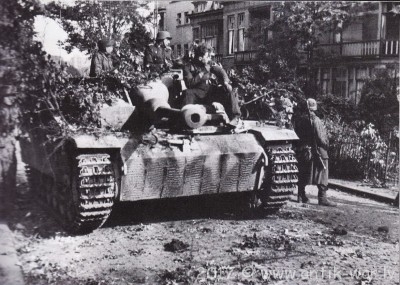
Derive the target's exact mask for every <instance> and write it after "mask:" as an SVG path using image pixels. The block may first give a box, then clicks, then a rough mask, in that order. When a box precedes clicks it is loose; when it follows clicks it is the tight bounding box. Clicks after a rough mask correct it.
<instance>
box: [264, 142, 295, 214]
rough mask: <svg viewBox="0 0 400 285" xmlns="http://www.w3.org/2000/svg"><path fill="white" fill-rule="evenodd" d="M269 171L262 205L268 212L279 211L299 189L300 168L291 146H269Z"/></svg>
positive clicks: (265, 181)
mask: <svg viewBox="0 0 400 285" xmlns="http://www.w3.org/2000/svg"><path fill="white" fill-rule="evenodd" d="M267 154H268V157H269V163H268V171H267V175H266V177H265V180H264V186H263V192H264V193H263V195H262V199H261V200H262V203H263V207H264V209H266V210H273V211H274V210H278V209H279V208H281V207H282V206H283V205H284V204H286V201H287V200H289V197H290V195H291V194H293V191H294V190H295V189H297V182H298V176H297V173H298V168H297V159H296V156H295V152H294V151H293V149H292V147H291V144H282V145H274V146H268V148H267Z"/></svg>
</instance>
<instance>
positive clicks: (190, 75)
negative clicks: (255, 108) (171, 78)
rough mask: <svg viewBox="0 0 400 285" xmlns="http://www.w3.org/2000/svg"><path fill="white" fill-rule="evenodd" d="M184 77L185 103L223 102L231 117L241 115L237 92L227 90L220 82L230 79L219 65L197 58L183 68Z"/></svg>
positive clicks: (207, 103) (208, 103)
mask: <svg viewBox="0 0 400 285" xmlns="http://www.w3.org/2000/svg"><path fill="white" fill-rule="evenodd" d="M183 79H184V81H185V84H186V87H187V90H186V91H185V95H184V98H183V105H187V104H205V105H211V103H212V102H219V103H221V104H222V105H223V106H224V107H225V109H226V111H227V115H228V116H229V118H232V117H235V116H240V107H239V102H238V98H237V96H236V94H235V93H234V92H233V91H232V90H226V89H225V87H224V86H222V85H221V84H219V83H224V82H218V81H220V80H229V79H228V76H227V75H226V72H225V71H224V70H223V69H222V68H220V67H219V68H218V67H217V66H207V67H206V66H204V65H203V64H202V63H200V62H196V61H195V60H192V61H190V62H189V63H187V64H186V65H185V67H184V69H183Z"/></svg>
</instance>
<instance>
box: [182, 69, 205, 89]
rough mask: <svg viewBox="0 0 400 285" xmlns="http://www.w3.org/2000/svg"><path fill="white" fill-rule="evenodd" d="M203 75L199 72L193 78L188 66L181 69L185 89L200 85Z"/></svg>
mask: <svg viewBox="0 0 400 285" xmlns="http://www.w3.org/2000/svg"><path fill="white" fill-rule="evenodd" d="M202 76H203V73H202V72H200V73H199V74H197V75H196V76H193V74H192V72H191V70H190V65H187V66H185V67H184V69H183V80H184V81H185V84H186V87H187V88H195V87H197V86H199V85H200V84H202V83H203V82H204V80H203V79H202Z"/></svg>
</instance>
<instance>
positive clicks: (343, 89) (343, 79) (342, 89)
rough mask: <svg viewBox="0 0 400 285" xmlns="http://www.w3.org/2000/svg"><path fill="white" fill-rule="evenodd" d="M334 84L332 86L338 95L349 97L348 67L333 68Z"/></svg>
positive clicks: (334, 92)
mask: <svg viewBox="0 0 400 285" xmlns="http://www.w3.org/2000/svg"><path fill="white" fill-rule="evenodd" d="M333 71H334V72H333V76H334V80H335V81H334V84H333V86H332V88H333V90H332V93H333V94H335V95H336V96H339V97H343V98H346V97H347V69H346V68H335V69H334V70H333Z"/></svg>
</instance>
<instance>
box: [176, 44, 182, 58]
mask: <svg viewBox="0 0 400 285" xmlns="http://www.w3.org/2000/svg"><path fill="white" fill-rule="evenodd" d="M176 56H182V46H181V45H176Z"/></svg>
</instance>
